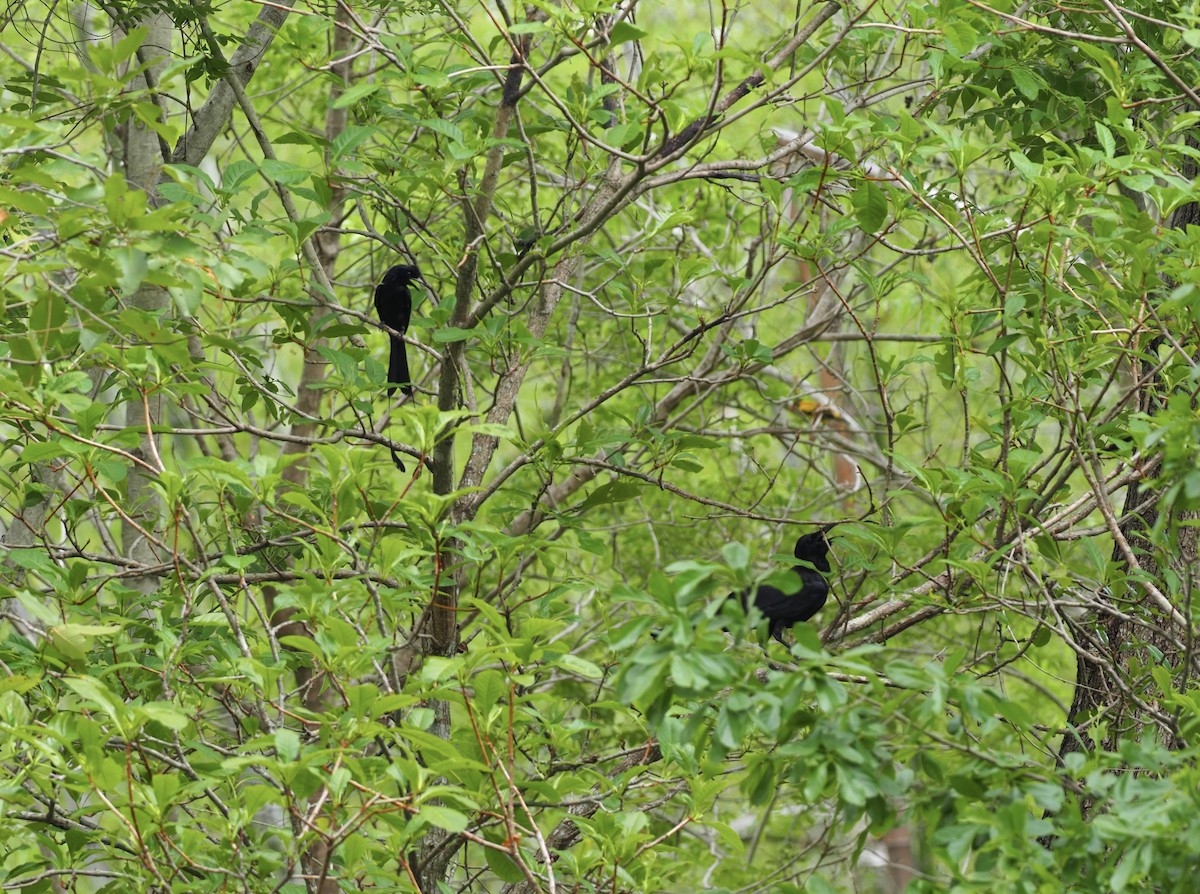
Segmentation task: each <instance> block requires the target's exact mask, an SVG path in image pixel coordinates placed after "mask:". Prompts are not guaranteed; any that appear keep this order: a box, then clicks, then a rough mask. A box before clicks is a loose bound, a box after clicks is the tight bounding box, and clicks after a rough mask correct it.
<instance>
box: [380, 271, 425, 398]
mask: <svg viewBox="0 0 1200 894" xmlns="http://www.w3.org/2000/svg"><path fill="white" fill-rule="evenodd" d="M420 276H421V271H420V270H418V269H417V268H416V267H414V266H412V265H411V264H397V265H396V266H395V267H393V268H391V269H390V270H389V271H388V272H387V273H385V274H383V281H382V282H380V283H379V285H378V286H376V287H375V310H376V312H377V313H378V314H379V321H380V322H381V323H383V324H384V325H385V326H389V327H391V328H392V329H395V330H396V331H397V332H399V333H400V334H401V335H403V334H404V333H405V332H407V331H408V322H409V320H410V319H412V295H410V294H409V291H408V284H409V283H410V282H412V281H413V280H415V279H419V278H420ZM390 338H391V342H392V349H391V353H390V355H389V356H388V378H387V380H388V390H387V393H388V397H391V396H392V395H393V394H395V393H396V386H397V385H398V386H400V390H401V391H403V392H404V393H405V394H407V395H409V396H410V397H411V396H412V393H413V386H412V376H411V375H410V374H409V372H408V352H407V351H406V350H405V348H404V339H403V338H400V337H399V336H397V335H391V336H390Z"/></svg>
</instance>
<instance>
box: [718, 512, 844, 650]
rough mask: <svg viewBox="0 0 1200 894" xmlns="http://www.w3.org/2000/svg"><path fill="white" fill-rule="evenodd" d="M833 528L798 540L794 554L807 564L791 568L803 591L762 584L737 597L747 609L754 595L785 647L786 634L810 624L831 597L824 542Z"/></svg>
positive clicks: (773, 632)
mask: <svg viewBox="0 0 1200 894" xmlns="http://www.w3.org/2000/svg"><path fill="white" fill-rule="evenodd" d="M834 524H836V522H835V523H834ZM832 527H833V525H832V524H829V525H823V526H822V527H820V528H818V529H817V530H816V531H813V532H812V533H811V534H805V535H804V536H802V537H800V538H799V539H798V540H797V541H796V548H795V550H794V551H793V552H794V555H795V556H796V559H797V560H799V561H800V562H806V563H808V564H804V565H796V566H795V567H794V568H793V569H792V570H793V571H795V572H796V574H797V575H799V576H800V589H798V590H790V591H784V590H781V589H779V588H778V587H771V586H767V585H763V586H760V587H759V588H758V589H757V590H744V591H743V592H741V593H737V594H735V595H736V596H737V597H738V599H740V600H741V603H742V607H743V608H744V609H747V610H748V609H749V600H750V596H751V594H752V593H753V596H754V605H755V607H756V608H757V609H758V611H759V613H760V614H761V615H762V616H763V617H764V618H766V619H767V620H768V621H770V622H771V636H773V637H775V639H777V640H779V642H780V643H782V644H783V645H785V646H786V645H787V643H786V642H784V640H783V631H785V630H789V629H791V627H792V625H794V624H798V623H800V622H801V621H807V620H808V619H809V618H811V617H812V616H813V615H815V614H816V613H817V612H819V611H820V610H821V606H823V605H824V604H825V600H826V599H828V598H829V582H828V581H827V580H825V574H827V573H828V572H829V570H830V569H829V558H828V556H829V541H828V540H826V539H825V533H826V532H827V531H828V530H829V529H830V528H832ZM814 569H815V570H814Z"/></svg>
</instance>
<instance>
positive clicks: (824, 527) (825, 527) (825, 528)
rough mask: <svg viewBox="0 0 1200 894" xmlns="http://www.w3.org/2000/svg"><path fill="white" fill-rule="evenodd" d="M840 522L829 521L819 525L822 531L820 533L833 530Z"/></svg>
mask: <svg viewBox="0 0 1200 894" xmlns="http://www.w3.org/2000/svg"><path fill="white" fill-rule="evenodd" d="M840 524H841V522H830V523H829V524H827V525H822V526H821V533H822V534H828V533H829V532H830V531H831V530H833V529H834V528H836V527H837V526H838V525H840Z"/></svg>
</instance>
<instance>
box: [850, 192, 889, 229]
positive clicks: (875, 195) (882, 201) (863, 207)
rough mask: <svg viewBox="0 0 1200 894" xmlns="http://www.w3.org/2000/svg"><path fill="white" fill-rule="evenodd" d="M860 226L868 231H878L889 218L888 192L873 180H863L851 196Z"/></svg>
mask: <svg viewBox="0 0 1200 894" xmlns="http://www.w3.org/2000/svg"><path fill="white" fill-rule="evenodd" d="M850 203H851V204H852V205H853V206H854V213H855V218H856V220H857V221H858V225H859V227H861V228H862V230H863V231H864V232H867V233H877V232H879V231H880V230H881V229H882V228H883V225H884V222H885V221H886V220H887V214H888V201H887V194H886V193H885V192H884V191H883V190H882V189H880V188H879V185H878V184H876V183H875V182H874V181H873V180H862V181H860V182H859V184H858V186H857V188H856V189H855V190H854V192H853V193H852V194H851V196H850Z"/></svg>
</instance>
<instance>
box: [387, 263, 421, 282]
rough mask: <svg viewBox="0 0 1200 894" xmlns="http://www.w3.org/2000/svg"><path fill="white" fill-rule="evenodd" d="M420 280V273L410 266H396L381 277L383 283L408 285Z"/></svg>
mask: <svg viewBox="0 0 1200 894" xmlns="http://www.w3.org/2000/svg"><path fill="white" fill-rule="evenodd" d="M420 278H421V271H420V270H418V269H417V268H416V267H415V266H414V265H412V264H397V265H396V266H395V267H392V268H391V269H390V270H388V272H387V273H385V274H384V275H383V281H384V282H396V281H399V282H401V283H410V282H412V281H413V280H415V279H420Z"/></svg>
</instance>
